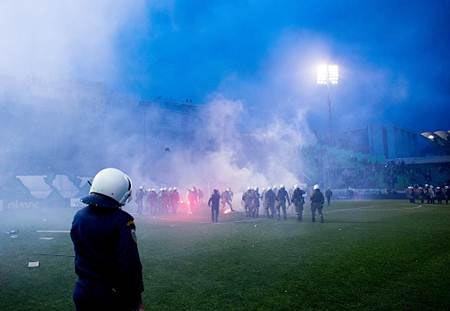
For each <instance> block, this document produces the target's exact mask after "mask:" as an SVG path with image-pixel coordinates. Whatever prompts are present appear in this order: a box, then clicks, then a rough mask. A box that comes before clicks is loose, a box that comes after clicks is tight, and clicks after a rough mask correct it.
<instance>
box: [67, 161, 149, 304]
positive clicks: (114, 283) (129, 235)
mask: <svg viewBox="0 0 450 311" xmlns="http://www.w3.org/2000/svg"><path fill="white" fill-rule="evenodd" d="M130 195H131V180H130V179H129V177H128V176H126V175H125V174H124V173H122V172H121V171H119V170H117V169H111V168H110V169H104V170H102V171H100V172H99V173H98V174H97V175H96V176H95V178H94V180H93V182H92V186H91V190H90V194H89V196H87V197H85V198H83V199H82V201H83V202H84V203H86V204H88V206H87V207H85V208H83V209H81V210H80V211H78V213H77V214H76V215H75V217H74V220H73V223H72V229H71V238H72V241H73V244H74V248H75V272H76V274H77V275H78V281H77V283H76V286H75V290H74V295H73V298H74V302H75V306H76V308H77V310H137V309H139V308H141V309H142V308H143V307H142V300H141V293H142V292H143V290H144V288H143V282H142V266H141V262H140V259H139V253H138V249H137V244H136V237H135V225H134V221H133V217H131V216H130V215H129V214H128V213H127V212H125V211H123V210H121V209H120V207H121V206H122V205H124V204H125V203H126V201H127V200H128V198H129V197H130Z"/></svg>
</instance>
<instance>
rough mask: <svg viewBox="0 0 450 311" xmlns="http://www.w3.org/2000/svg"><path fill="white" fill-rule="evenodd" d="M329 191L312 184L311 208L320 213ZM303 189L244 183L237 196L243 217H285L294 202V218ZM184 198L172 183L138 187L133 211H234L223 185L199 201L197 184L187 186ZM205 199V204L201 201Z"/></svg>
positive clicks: (299, 210)
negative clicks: (238, 196)
mask: <svg viewBox="0 0 450 311" xmlns="http://www.w3.org/2000/svg"><path fill="white" fill-rule="evenodd" d="M332 195H333V192H332V191H331V190H330V189H327V191H326V192H325V193H324V194H323V193H322V192H321V191H320V189H319V186H318V185H315V186H314V187H313V192H312V194H311V197H310V199H311V208H312V210H313V205H314V206H315V208H314V211H316V212H317V213H318V214H319V215H320V216H321V221H323V215H322V213H321V211H322V207H323V204H324V203H325V200H326V202H328V205H330V200H331V197H332ZM306 196H307V193H306V191H305V190H303V189H301V187H299V186H297V185H295V186H294V187H292V188H291V189H289V190H287V189H286V187H285V186H284V185H280V186H278V187H277V186H272V187H267V188H263V189H262V190H261V191H260V190H259V188H258V187H256V186H255V187H248V188H247V190H246V191H244V192H243V194H242V197H241V205H242V207H243V209H244V213H245V216H246V217H250V218H257V217H259V216H264V217H267V218H271V219H278V220H281V219H284V220H286V219H287V210H288V208H289V207H290V206H294V208H295V213H296V215H297V219H298V220H299V221H302V220H303V210H304V205H305V197H306ZM185 198H186V199H185V200H184V199H183V197H182V195H180V192H179V191H178V189H177V188H176V187H170V188H165V187H164V188H160V189H159V190H156V189H155V188H150V189H145V188H144V187H143V186H141V187H139V189H138V191H137V192H136V194H135V195H134V202H135V203H136V206H137V209H136V213H137V214H138V215H143V214H144V213H145V214H148V215H152V216H160V215H169V214H177V212H179V211H180V209H183V210H184V212H185V213H187V214H195V213H197V212H198V211H199V210H200V209H201V208H202V207H203V206H206V205H207V206H208V207H209V208H210V209H211V220H212V222H218V217H219V214H220V211H222V213H223V214H228V213H231V212H235V211H236V210H235V208H234V206H233V198H234V193H233V191H232V190H231V188H226V189H225V190H224V191H222V192H220V191H219V190H218V189H214V190H213V191H212V194H211V196H210V198H209V200H208V201H207V202H204V201H203V191H202V190H201V189H200V188H197V187H192V188H189V189H187V193H186V196H185ZM205 203H206V204H205ZM313 221H315V213H313Z"/></svg>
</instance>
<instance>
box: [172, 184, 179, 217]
mask: <svg viewBox="0 0 450 311" xmlns="http://www.w3.org/2000/svg"><path fill="white" fill-rule="evenodd" d="M170 202H171V203H170V205H171V208H172V213H173V214H176V213H177V210H178V207H179V206H180V194H179V193H178V190H177V188H176V187H173V188H172V192H171V194H170Z"/></svg>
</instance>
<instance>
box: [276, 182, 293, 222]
mask: <svg viewBox="0 0 450 311" xmlns="http://www.w3.org/2000/svg"><path fill="white" fill-rule="evenodd" d="M277 201H278V205H277V214H278V219H280V216H281V215H280V209H281V210H282V212H283V219H284V220H286V218H287V216H286V203H287V206H289V205H291V201H290V199H289V193H288V192H287V191H286V188H284V186H283V185H281V186H280V190H278V193H277Z"/></svg>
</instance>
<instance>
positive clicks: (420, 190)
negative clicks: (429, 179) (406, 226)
mask: <svg viewBox="0 0 450 311" xmlns="http://www.w3.org/2000/svg"><path fill="white" fill-rule="evenodd" d="M406 196H407V198H408V200H409V202H411V203H416V202H420V203H421V204H424V203H427V204H442V203H443V202H444V201H445V204H448V202H449V201H450V187H449V186H448V185H444V186H436V187H435V186H433V185H428V184H425V185H424V186H423V187H422V186H419V185H414V186H409V187H408V188H407V190H406Z"/></svg>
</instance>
